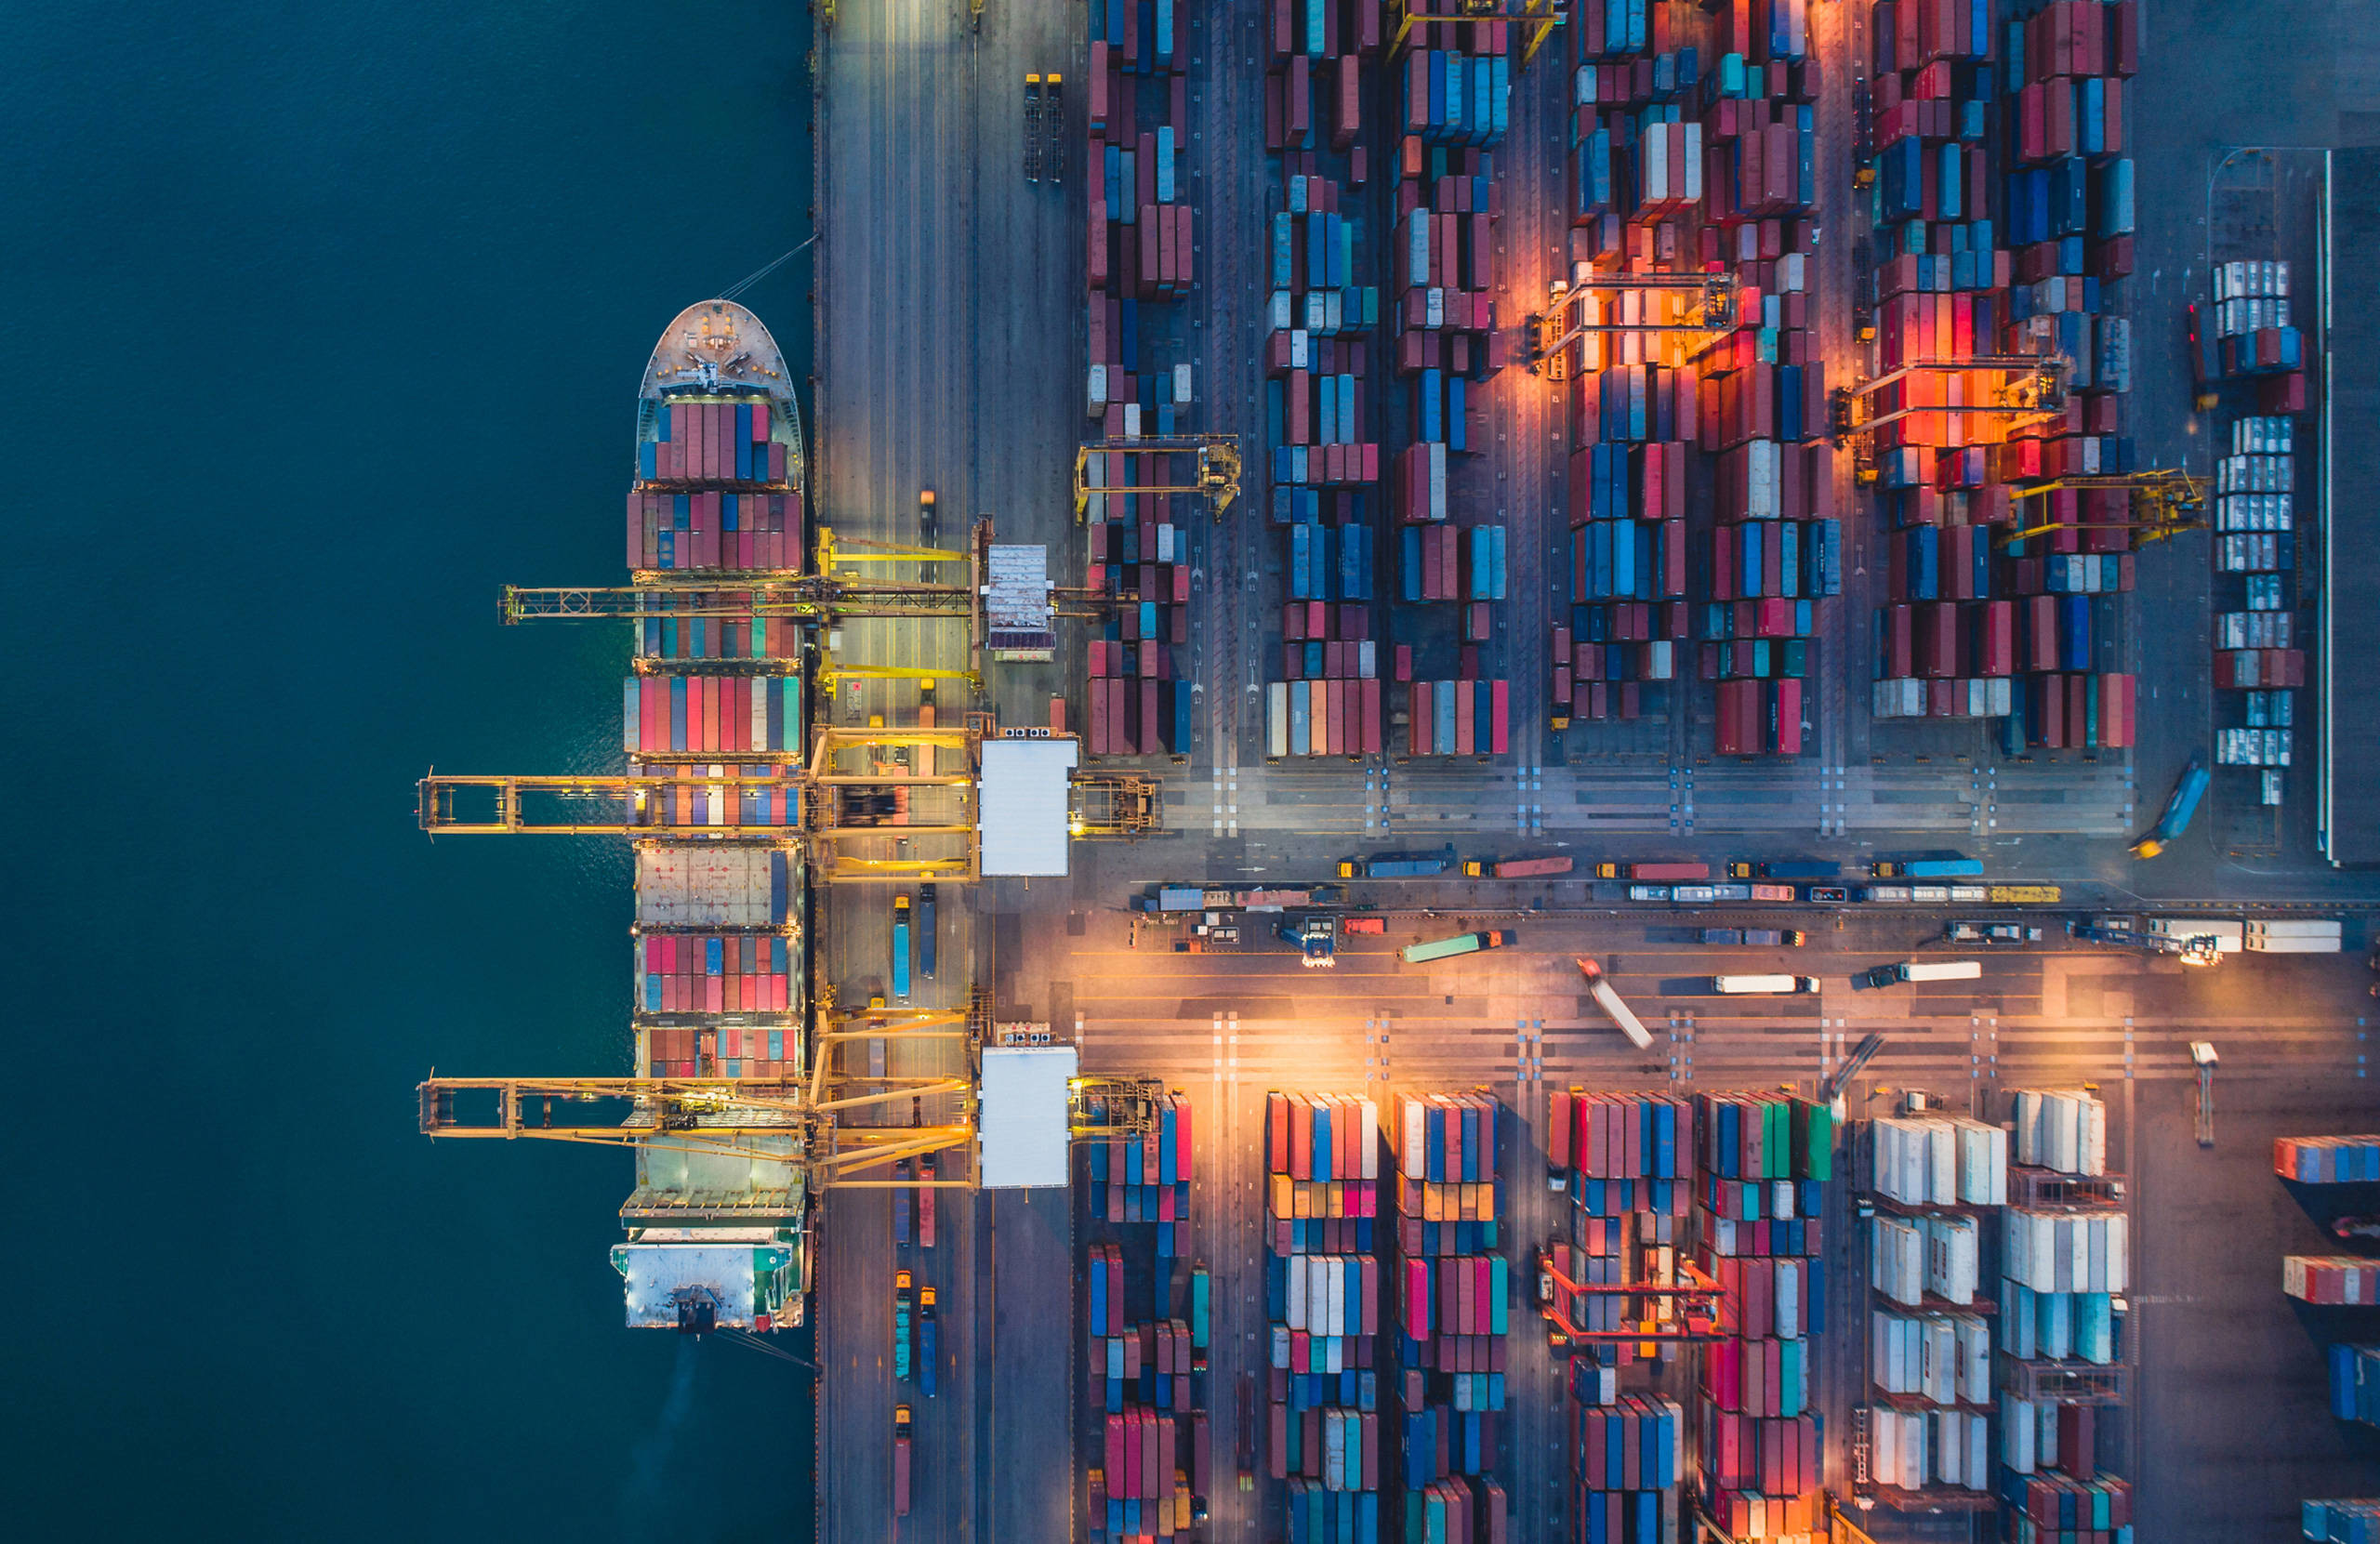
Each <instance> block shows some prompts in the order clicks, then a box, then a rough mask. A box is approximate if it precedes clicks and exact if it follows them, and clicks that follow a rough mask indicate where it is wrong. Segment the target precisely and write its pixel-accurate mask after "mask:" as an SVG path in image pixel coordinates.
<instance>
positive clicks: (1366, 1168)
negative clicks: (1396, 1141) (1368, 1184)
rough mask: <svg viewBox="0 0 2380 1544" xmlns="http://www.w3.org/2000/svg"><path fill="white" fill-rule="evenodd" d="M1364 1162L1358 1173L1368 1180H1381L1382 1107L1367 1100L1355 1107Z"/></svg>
mask: <svg viewBox="0 0 2380 1544" xmlns="http://www.w3.org/2000/svg"><path fill="white" fill-rule="evenodd" d="M1355 1111H1356V1130H1357V1131H1358V1133H1359V1134H1360V1138H1359V1140H1360V1146H1361V1150H1362V1154H1363V1162H1362V1164H1361V1165H1360V1167H1359V1168H1358V1172H1359V1173H1360V1174H1361V1175H1362V1176H1363V1178H1365V1179H1367V1180H1377V1179H1379V1178H1380V1106H1379V1105H1378V1104H1375V1103H1373V1102H1371V1101H1370V1100H1369V1099H1367V1100H1364V1101H1362V1102H1359V1103H1358V1104H1356V1106H1355Z"/></svg>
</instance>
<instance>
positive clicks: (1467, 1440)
mask: <svg viewBox="0 0 2380 1544" xmlns="http://www.w3.org/2000/svg"><path fill="white" fill-rule="evenodd" d="M1501 1108H1502V1107H1501V1105H1500V1104H1499V1103H1498V1102H1497V1101H1496V1099H1495V1098H1494V1096H1492V1095H1489V1094H1485V1093H1469V1094H1399V1095H1397V1096H1396V1099H1395V1103H1394V1104H1393V1105H1392V1106H1391V1109H1390V1115H1389V1123H1388V1132H1387V1135H1388V1138H1389V1144H1390V1155H1391V1156H1392V1157H1393V1158H1394V1159H1395V1168H1396V1172H1395V1179H1394V1181H1393V1182H1394V1184H1395V1192H1396V1194H1395V1206H1394V1208H1393V1211H1392V1213H1391V1223H1392V1226H1391V1228H1390V1230H1389V1234H1388V1238H1387V1241H1386V1242H1387V1244H1388V1261H1387V1274H1388V1279H1389V1282H1390V1285H1391V1288H1392V1290H1391V1301H1390V1313H1389V1317H1390V1319H1391V1322H1392V1326H1393V1339H1394V1342H1395V1348H1396V1355H1395V1370H1394V1373H1393V1379H1394V1381H1393V1384H1392V1394H1391V1400H1392V1403H1393V1405H1395V1410H1396V1414H1397V1425H1398V1432H1399V1440H1398V1442H1397V1450H1398V1454H1399V1457H1400V1460H1401V1461H1400V1463H1399V1469H1400V1471H1401V1473H1402V1477H1403V1481H1404V1485H1403V1491H1402V1507H1403V1512H1404V1520H1405V1521H1404V1537H1407V1538H1408V1539H1420V1538H1443V1539H1448V1540H1464V1541H1468V1540H1474V1539H1476V1540H1481V1541H1483V1544H1486V1541H1493V1544H1502V1540H1503V1538H1504V1537H1505V1526H1506V1521H1507V1515H1506V1514H1507V1505H1506V1499H1505V1495H1504V1488H1503V1486H1502V1485H1501V1484H1499V1483H1498V1482H1497V1480H1496V1478H1495V1471H1496V1470H1497V1468H1498V1467H1499V1459H1500V1457H1501V1455H1500V1451H1499V1447H1498V1443H1497V1432H1498V1428H1499V1426H1500V1425H1501V1421H1502V1417H1503V1409H1504V1361H1505V1339H1504V1337H1505V1334H1506V1332H1507V1331H1508V1329H1509V1328H1510V1315H1511V1279H1510V1267H1509V1264H1508V1262H1507V1260H1506V1258H1505V1256H1504V1255H1503V1254H1501V1252H1499V1249H1498V1246H1499V1244H1500V1242H1501V1241H1500V1239H1499V1238H1498V1236H1497V1226H1496V1218H1497V1211H1498V1206H1497V1202H1498V1199H1499V1194H1500V1185H1499V1182H1498V1178H1497V1170H1496V1145H1497V1127H1498V1117H1499V1115H1500V1114H1501Z"/></svg>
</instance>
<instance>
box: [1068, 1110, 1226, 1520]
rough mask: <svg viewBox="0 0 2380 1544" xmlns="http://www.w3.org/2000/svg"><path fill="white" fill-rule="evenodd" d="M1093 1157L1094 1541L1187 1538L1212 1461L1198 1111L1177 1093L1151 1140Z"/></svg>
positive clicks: (1125, 1143)
mask: <svg viewBox="0 0 2380 1544" xmlns="http://www.w3.org/2000/svg"><path fill="white" fill-rule="evenodd" d="M1093 1113H1094V1114H1097V1113H1098V1112H1097V1108H1096V1101H1095V1100H1094V1112H1093ZM1081 1145H1082V1148H1083V1154H1084V1157H1083V1163H1084V1181H1085V1183H1084V1185H1083V1188H1082V1192H1081V1194H1083V1196H1084V1197H1085V1202H1086V1217H1085V1220H1084V1221H1085V1224H1086V1226H1085V1232H1086V1233H1087V1234H1090V1235H1091V1236H1090V1238H1089V1239H1088V1242H1087V1243H1086V1245H1085V1268H1084V1272H1083V1290H1084V1305H1083V1309H1084V1319H1083V1322H1084V1324H1085V1325H1086V1326H1087V1329H1088V1335H1089V1341H1088V1346H1087V1355H1086V1358H1085V1365H1086V1366H1088V1368H1089V1372H1090V1379H1091V1385H1090V1398H1091V1409H1092V1410H1093V1411H1094V1412H1095V1418H1094V1419H1095V1421H1096V1423H1097V1424H1098V1426H1099V1427H1100V1430H1101V1436H1100V1440H1099V1441H1097V1442H1095V1443H1094V1444H1093V1445H1092V1448H1091V1452H1092V1455H1093V1456H1092V1458H1091V1473H1090V1476H1089V1482H1088V1510H1087V1513H1086V1515H1087V1516H1088V1518H1089V1519H1090V1523H1091V1530H1090V1531H1091V1537H1093V1538H1096V1539H1124V1538H1141V1537H1173V1536H1174V1535H1175V1534H1177V1533H1183V1534H1186V1533H1187V1531H1188V1529H1189V1524H1190V1498H1191V1496H1192V1494H1194V1491H1195V1487H1196V1486H1197V1485H1198V1484H1199V1483H1201V1481H1202V1478H1203V1477H1202V1476H1201V1475H1200V1473H1199V1471H1200V1469H1201V1468H1202V1467H1203V1466H1204V1463H1205V1461H1206V1458H1205V1453H1204V1441H1203V1438H1204V1434H1205V1433H1204V1428H1205V1423H1206V1405H1207V1400H1206V1387H1205V1385H1206V1379H1205V1376H1204V1374H1205V1363H1206V1357H1205V1350H1204V1345H1203V1343H1202V1339H1201V1336H1202V1332H1203V1328H1204V1326H1203V1322H1202V1315H1201V1314H1200V1313H1199V1311H1198V1305H1197V1302H1196V1300H1195V1290H1194V1287H1193V1286H1192V1284H1191V1283H1190V1282H1189V1281H1186V1280H1183V1279H1182V1278H1183V1276H1184V1275H1185V1274H1187V1273H1184V1272H1183V1271H1182V1270H1181V1269H1180V1266H1181V1263H1182V1261H1183V1257H1184V1256H1185V1254H1186V1253H1187V1249H1188V1244H1189V1236H1188V1235H1189V1221H1190V1179H1191V1173H1192V1168H1193V1164H1192V1150H1193V1147H1194V1127H1193V1122H1192V1119H1191V1115H1190V1103H1189V1101H1188V1100H1187V1099H1185V1098H1183V1095H1182V1094H1181V1093H1179V1092H1178V1091H1172V1090H1169V1091H1167V1092H1165V1093H1163V1094H1162V1095H1160V1096H1159V1098H1158V1101H1157V1118H1156V1119H1155V1121H1154V1122H1153V1123H1152V1125H1151V1128H1150V1129H1149V1131H1148V1132H1147V1133H1146V1134H1144V1135H1143V1136H1140V1137H1131V1138H1112V1139H1108V1140H1104V1141H1093V1142H1084V1143H1083V1144H1081ZM1149 1224H1154V1226H1149Z"/></svg>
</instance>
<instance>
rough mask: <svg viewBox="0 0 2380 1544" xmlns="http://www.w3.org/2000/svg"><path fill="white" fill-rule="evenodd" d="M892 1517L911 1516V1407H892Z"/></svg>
mask: <svg viewBox="0 0 2380 1544" xmlns="http://www.w3.org/2000/svg"><path fill="white" fill-rule="evenodd" d="M908 1515H909V1407H908V1406H907V1405H893V1516H895V1517H906V1516H908Z"/></svg>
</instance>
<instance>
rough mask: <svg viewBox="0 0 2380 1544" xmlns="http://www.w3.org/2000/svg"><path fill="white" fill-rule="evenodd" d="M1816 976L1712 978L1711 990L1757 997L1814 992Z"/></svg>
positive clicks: (1732, 994) (1729, 994) (1816, 988)
mask: <svg viewBox="0 0 2380 1544" xmlns="http://www.w3.org/2000/svg"><path fill="white" fill-rule="evenodd" d="M1711 990H1712V991H1713V992H1721V993H1725V994H1726V995H1727V996H1761V995H1764V994H1766V995H1772V996H1773V995H1778V994H1782V993H1788V992H1815V991H1817V990H1818V977H1816V976H1712V978H1711Z"/></svg>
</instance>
